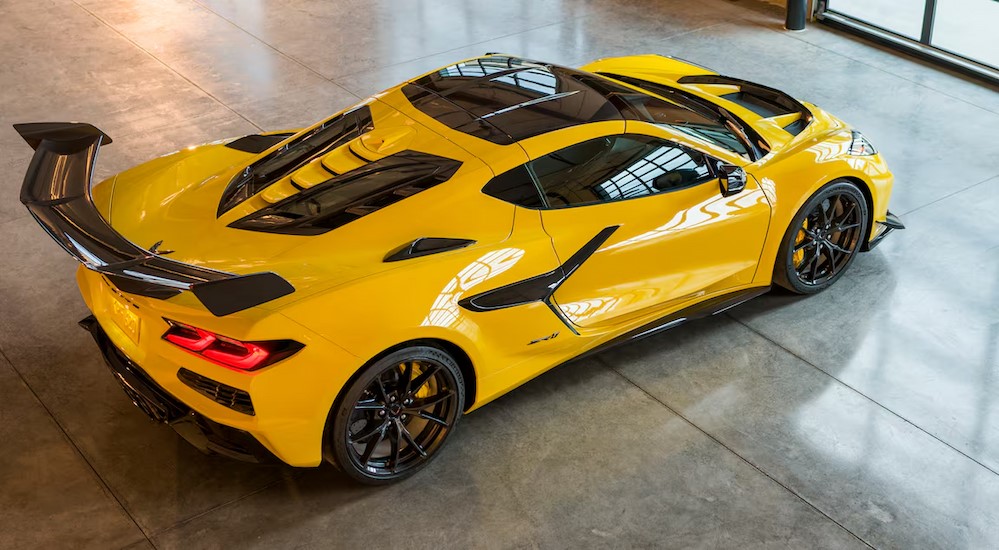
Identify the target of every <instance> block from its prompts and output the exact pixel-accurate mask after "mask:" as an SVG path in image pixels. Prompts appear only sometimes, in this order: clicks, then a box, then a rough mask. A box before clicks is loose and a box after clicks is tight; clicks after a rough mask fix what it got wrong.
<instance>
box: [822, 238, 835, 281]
mask: <svg viewBox="0 0 999 550" xmlns="http://www.w3.org/2000/svg"><path fill="white" fill-rule="evenodd" d="M822 244H823V246H825V247H826V250H828V251H829V253H828V254H826V261H827V262H828V264H829V273H828V275H826V276H827V277H832V276H833V275H835V274H836V263H837V262H836V251H835V250H834V249H833V247H832V246H831V244H830V243H829V242H828V241H827V242H825V243H822Z"/></svg>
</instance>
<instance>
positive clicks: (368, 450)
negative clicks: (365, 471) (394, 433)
mask: <svg viewBox="0 0 999 550" xmlns="http://www.w3.org/2000/svg"><path fill="white" fill-rule="evenodd" d="M387 429H388V422H386V423H385V424H382V425H381V427H380V429H379V430H378V437H377V438H375V439H372V440H369V441H368V444H367V446H365V447H364V454H362V455H361V464H363V465H365V466H367V465H368V463H369V462H371V455H372V454H374V452H375V448H376V447H378V444H379V443H381V442H382V441H383V440H384V439H385V432H386V430H387Z"/></svg>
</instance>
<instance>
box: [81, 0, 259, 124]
mask: <svg viewBox="0 0 999 550" xmlns="http://www.w3.org/2000/svg"><path fill="white" fill-rule="evenodd" d="M73 4H74V5H76V6H77V7H78V8H80V9H81V10H83V11H84V12H86V13H87V14H88V15H90V16H91V17H93V18H94V19H96V20H97V21H99V22H100V23H101V24H102V25H104V26H105V27H107V28H108V29H110V30H111V31H112V32H114V33H115V34H117V35H118V36H120V37H121V38H122V39H124V40H125V41H127V42H128V43H129V44H131V45H132V46H134V47H135V48H137V49H138V50H139V51H141V52H142V53H144V54H146V55H148V56H149V57H151V58H152V59H154V60H156V62H157V63H159V64H160V65H162V66H163V67H165V68H166V69H167V70H169V71H170V72H172V73H173V74H175V75H177V76H179V77H180V78H182V79H183V80H184V81H185V82H187V83H188V84H190V85H191V86H194V87H195V88H197V89H198V90H200V91H201V93H203V94H205V95H206V96H208V97H210V98H211V99H212V100H214V101H215V102H217V103H218V104H219V105H221V106H223V107H225V108H226V109H228V110H229V111H230V112H232V113H233V114H234V115H236V116H238V117H239V118H241V119H243V120H245V121H246V122H247V123H248V124H249V125H251V126H253V127H254V128H256V129H257V130H258V131H261V132H262V131H264V129H263V128H261V127H260V126H259V125H257V123H255V122H253V121H252V120H250V119H248V118H246V117H245V116H244V115H243V114H242V113H240V112H239V111H237V110H235V109H233V108H232V107H230V106H229V105H228V104H227V103H225V102H224V101H222V100H221V99H219V98H218V97H216V96H215V95H213V94H212V93H210V92H208V91H207V90H205V89H204V88H202V87H201V86H199V85H198V84H197V83H196V82H194V81H193V80H191V79H190V78H188V77H186V76H184V75H183V74H182V73H181V72H180V71H178V70H177V69H175V68H173V67H172V66H170V64H168V63H166V62H165V61H163V60H162V59H160V58H159V57H156V55H154V54H153V53H152V52H150V51H149V50H147V49H146V48H143V47H142V46H140V45H139V44H138V43H137V42H135V41H134V40H132V39H131V38H129V37H127V36H125V34H124V33H123V32H121V31H119V30H118V29H116V28H115V27H114V25H112V24H110V23H108V22H107V21H105V20H104V19H102V18H101V17H99V16H98V15H97V14H95V13H94V12H92V11H90V10H89V9H87V8H86V7H85V6H83V5H82V4H80V3H79V2H76V1H75V0H74V1H73Z"/></svg>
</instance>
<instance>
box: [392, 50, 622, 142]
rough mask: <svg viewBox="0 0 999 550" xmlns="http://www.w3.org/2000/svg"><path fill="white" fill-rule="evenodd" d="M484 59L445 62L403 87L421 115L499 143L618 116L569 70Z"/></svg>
mask: <svg viewBox="0 0 999 550" xmlns="http://www.w3.org/2000/svg"><path fill="white" fill-rule="evenodd" d="M494 59H496V58H483V59H480V60H475V61H473V62H466V63H462V64H458V65H452V66H450V67H445V68H444V69H441V70H439V71H436V72H434V73H432V74H430V75H427V76H424V77H422V78H420V79H418V80H416V81H415V82H413V83H411V84H407V85H406V86H404V87H403V89H402V91H403V93H404V94H405V95H406V97H407V98H408V99H409V101H410V102H411V103H412V104H413V106H415V107H416V108H417V109H419V110H420V111H422V112H423V113H424V114H426V115H428V116H430V117H433V118H434V119H436V120H437V121H439V122H441V123H442V124H445V125H447V126H449V127H450V128H453V129H455V130H458V131H461V132H465V133H468V134H471V135H474V136H476V137H480V138H482V139H486V140H489V141H492V142H494V143H498V144H501V145H507V144H510V143H513V142H516V141H519V140H522V139H526V138H529V137H532V136H536V135H540V134H543V133H546V132H551V131H553V130H558V129H560V128H566V127H569V126H575V125H577V124H583V123H587V122H595V121H601V120H620V119H621V118H622V116H621V113H620V111H619V110H618V109H617V107H615V106H614V104H613V103H612V102H611V101H610V100H609V98H608V97H606V96H605V95H604V94H603V93H602V92H601V91H600V90H595V89H594V88H593V87H591V86H590V85H588V83H587V82H586V78H584V77H585V75H583V74H582V73H579V72H578V71H573V70H572V69H566V68H562V67H550V66H542V65H536V64H532V63H530V62H526V61H523V60H518V59H511V58H498V59H499V60H502V61H493V60H494Z"/></svg>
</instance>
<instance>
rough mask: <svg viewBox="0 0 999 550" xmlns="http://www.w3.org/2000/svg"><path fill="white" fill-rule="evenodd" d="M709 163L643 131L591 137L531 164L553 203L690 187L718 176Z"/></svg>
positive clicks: (611, 198)
mask: <svg viewBox="0 0 999 550" xmlns="http://www.w3.org/2000/svg"><path fill="white" fill-rule="evenodd" d="M709 164H710V163H709V162H708V159H707V158H706V157H705V156H704V155H703V154H701V153H699V152H697V151H692V150H690V149H687V148H686V147H682V146H680V145H677V144H675V143H670V142H668V141H663V140H660V139H656V138H652V137H647V136H639V135H621V136H608V137H602V138H597V139H591V140H589V141H584V142H582V143H578V144H576V145H572V146H569V147H566V148H565V149H562V150H560V151H556V152H554V153H551V154H549V155H545V156H544V157H541V158H539V159H537V160H534V161H532V162H530V163H529V165H530V167H531V170H532V171H533V172H534V176H535V177H536V178H537V180H538V183H539V184H540V186H541V190H542V192H543V193H544V195H545V201H546V203H547V205H548V207H549V208H565V207H570V206H583V205H587V204H596V203H601V202H611V201H619V200H625V199H631V198H636V197H644V196H648V195H655V194H657V193H664V192H668V191H675V190H678V189H683V188H686V187H691V186H694V185H698V184H700V183H704V182H706V181H710V180H712V179H713V178H714V174H713V172H712V170H711V168H710V167H709Z"/></svg>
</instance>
